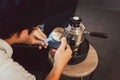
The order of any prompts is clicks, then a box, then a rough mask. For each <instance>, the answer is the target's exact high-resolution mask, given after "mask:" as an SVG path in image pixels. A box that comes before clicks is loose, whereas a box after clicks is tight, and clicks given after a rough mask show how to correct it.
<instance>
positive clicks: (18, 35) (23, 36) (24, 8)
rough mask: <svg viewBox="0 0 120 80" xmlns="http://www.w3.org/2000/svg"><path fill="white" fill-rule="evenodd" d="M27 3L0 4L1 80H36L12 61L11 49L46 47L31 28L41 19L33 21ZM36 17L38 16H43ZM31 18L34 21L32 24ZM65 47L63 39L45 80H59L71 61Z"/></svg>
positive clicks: (20, 0) (4, 0)
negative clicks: (21, 46)
mask: <svg viewBox="0 0 120 80" xmlns="http://www.w3.org/2000/svg"><path fill="white" fill-rule="evenodd" d="M26 1H28V2H30V1H31V0H1V1H0V80H35V76H33V75H32V74H30V73H28V71H26V70H25V69H24V68H23V67H22V66H21V65H19V64H18V63H17V62H15V61H14V60H13V59H12V57H11V56H12V54H13V50H12V48H11V46H10V45H12V44H15V43H27V44H38V45H40V46H39V48H40V49H41V48H42V47H45V48H46V47H47V44H44V43H43V41H44V40H45V39H46V35H45V34H44V33H43V32H42V31H41V29H39V28H38V27H34V26H36V24H37V25H38V23H40V22H41V20H42V18H38V16H37V17H35V16H33V15H32V13H30V12H34V11H33V10H34V9H35V8H34V9H33V8H32V7H33V6H29V3H27V2H26ZM36 1H40V0H36ZM33 2H34V1H33ZM31 3H32V2H30V4H31ZM36 3H37V2H36ZM34 5H35V4H34ZM36 6H37V5H36ZM31 8H32V9H33V10H31ZM38 14H39V13H37V15H38ZM39 15H40V16H41V15H42V13H41V14H39ZM33 17H35V18H34V20H33ZM35 19H36V21H35ZM27 21H28V23H27ZM37 21H38V22H37ZM66 45H67V43H66V40H65V38H62V39H61V46H60V47H59V48H58V50H57V51H56V53H55V58H54V61H55V62H54V65H53V68H52V70H51V72H50V73H49V75H48V76H47V78H46V80H58V79H59V78H60V75H61V73H62V70H63V68H64V66H65V65H66V64H67V62H68V61H69V59H70V58H71V49H70V47H69V46H68V45H67V46H66Z"/></svg>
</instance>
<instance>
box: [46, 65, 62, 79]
mask: <svg viewBox="0 0 120 80" xmlns="http://www.w3.org/2000/svg"><path fill="white" fill-rule="evenodd" d="M63 69H64V67H60V66H56V65H54V66H53V68H52V70H51V72H50V73H49V74H48V76H47V78H46V80H59V79H60V76H61V74H62V71H63Z"/></svg>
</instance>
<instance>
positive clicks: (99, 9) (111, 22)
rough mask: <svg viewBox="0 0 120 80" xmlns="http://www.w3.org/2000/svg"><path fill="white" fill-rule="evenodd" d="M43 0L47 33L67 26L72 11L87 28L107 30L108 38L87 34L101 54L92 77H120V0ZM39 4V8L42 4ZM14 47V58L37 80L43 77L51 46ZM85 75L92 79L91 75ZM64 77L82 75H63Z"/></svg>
mask: <svg viewBox="0 0 120 80" xmlns="http://www.w3.org/2000/svg"><path fill="white" fill-rule="evenodd" d="M43 3H44V7H43V10H42V11H43V16H44V21H43V23H44V25H45V26H44V29H45V31H44V32H45V34H46V35H49V33H50V32H51V31H52V30H53V29H54V28H55V27H57V26H62V27H66V26H67V24H68V22H69V19H70V18H71V17H72V16H73V15H78V16H80V17H81V18H82V23H83V24H84V25H85V28H86V30H87V31H96V32H104V33H107V34H108V38H107V39H104V38H99V37H92V36H89V35H87V36H86V38H87V39H88V41H89V42H90V44H91V45H92V46H93V47H94V48H95V49H96V51H97V53H98V56H99V63H98V66H97V68H96V70H95V72H94V74H93V76H92V80H120V76H119V74H120V63H119V61H120V45H119V41H120V36H119V30H120V5H119V4H120V0H44V1H43ZM37 8H38V9H39V6H37ZM38 9H37V10H38ZM39 11H41V10H39ZM31 15H32V13H31ZM33 17H34V16H33ZM37 17H38V16H37ZM30 22H31V21H28V23H30ZM33 22H34V21H33ZM13 48H14V50H15V52H14V53H15V54H14V55H13V58H14V59H15V60H16V61H18V62H19V63H20V64H21V65H23V66H24V67H25V68H26V69H27V70H28V71H29V72H31V73H32V74H34V75H35V76H36V77H37V79H38V80H44V78H45V76H46V75H47V74H48V73H49V71H50V69H51V68H52V65H51V64H50V63H49V60H48V50H49V47H48V48H47V49H42V50H38V49H37V48H36V47H34V46H24V47H23V46H13ZM84 79H85V80H89V78H88V76H86V77H84ZM61 80H79V79H74V78H69V77H66V76H61Z"/></svg>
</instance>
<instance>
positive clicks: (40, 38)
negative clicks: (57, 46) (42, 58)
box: [29, 26, 48, 49]
mask: <svg viewBox="0 0 120 80" xmlns="http://www.w3.org/2000/svg"><path fill="white" fill-rule="evenodd" d="M46 38H47V37H46V35H45V34H44V33H43V32H42V31H41V29H40V27H39V26H37V27H35V29H33V31H32V32H31V33H30V35H29V44H37V45H39V49H41V48H42V47H44V48H47V46H48V43H46V44H44V40H45V39H46Z"/></svg>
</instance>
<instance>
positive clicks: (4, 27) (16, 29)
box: [0, 23, 33, 39]
mask: <svg viewBox="0 0 120 80" xmlns="http://www.w3.org/2000/svg"><path fill="white" fill-rule="evenodd" d="M32 28H33V26H25V25H18V24H2V23H0V38H2V39H7V38H10V37H11V36H12V35H13V34H14V33H20V32H21V31H22V30H24V29H28V30H29V33H31V31H32Z"/></svg>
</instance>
